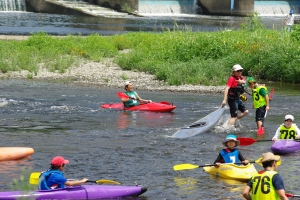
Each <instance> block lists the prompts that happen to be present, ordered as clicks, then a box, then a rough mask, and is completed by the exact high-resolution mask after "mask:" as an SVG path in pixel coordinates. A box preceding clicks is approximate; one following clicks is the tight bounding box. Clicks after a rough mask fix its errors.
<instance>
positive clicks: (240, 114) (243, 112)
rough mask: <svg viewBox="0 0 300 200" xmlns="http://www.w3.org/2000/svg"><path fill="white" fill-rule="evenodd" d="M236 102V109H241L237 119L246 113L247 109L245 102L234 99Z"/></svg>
mask: <svg viewBox="0 0 300 200" xmlns="http://www.w3.org/2000/svg"><path fill="white" fill-rule="evenodd" d="M236 104H237V105H238V106H237V108H238V110H239V111H241V113H239V114H238V116H237V118H238V119H241V118H243V117H245V116H246V115H248V113H249V111H248V110H247V109H246V106H245V104H244V103H243V102H242V101H241V100H240V99H237V100H236Z"/></svg>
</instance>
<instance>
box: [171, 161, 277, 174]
mask: <svg viewBox="0 0 300 200" xmlns="http://www.w3.org/2000/svg"><path fill="white" fill-rule="evenodd" d="M260 161H261V158H259V159H257V160H256V161H250V162H249V163H257V164H259V165H262V164H261V162H260ZM226 164H238V165H241V164H243V163H224V164H222V165H226ZM280 164H281V161H280V160H279V161H278V162H277V165H280ZM211 166H217V165H216V164H210V165H193V164H179V165H174V167H173V169H174V170H175V171H177V170H188V169H196V168H200V167H211Z"/></svg>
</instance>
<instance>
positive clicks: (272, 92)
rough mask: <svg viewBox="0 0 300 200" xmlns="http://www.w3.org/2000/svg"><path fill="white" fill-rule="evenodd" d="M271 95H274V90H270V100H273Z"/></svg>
mask: <svg viewBox="0 0 300 200" xmlns="http://www.w3.org/2000/svg"><path fill="white" fill-rule="evenodd" d="M273 94H274V88H272V91H271V94H270V98H269V99H270V100H272V98H273Z"/></svg>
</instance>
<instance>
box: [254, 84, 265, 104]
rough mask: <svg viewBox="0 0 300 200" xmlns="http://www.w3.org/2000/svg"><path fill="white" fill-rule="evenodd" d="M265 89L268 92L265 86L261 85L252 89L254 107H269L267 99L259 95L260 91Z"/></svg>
mask: <svg viewBox="0 0 300 200" xmlns="http://www.w3.org/2000/svg"><path fill="white" fill-rule="evenodd" d="M262 88H264V89H265V90H266V91H267V92H268V89H267V88H266V86H264V85H259V86H257V87H256V88H253V89H252V99H253V107H254V108H260V107H262V106H265V105H267V102H266V99H265V97H263V96H261V95H260V94H259V91H260V89H262Z"/></svg>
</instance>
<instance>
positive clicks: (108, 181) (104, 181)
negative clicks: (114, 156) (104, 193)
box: [95, 179, 121, 185]
mask: <svg viewBox="0 0 300 200" xmlns="http://www.w3.org/2000/svg"><path fill="white" fill-rule="evenodd" d="M95 182H96V183H97V184H115V185H120V184H121V183H119V182H117V181H113V180H105V179H103V180H96V181H95Z"/></svg>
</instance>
